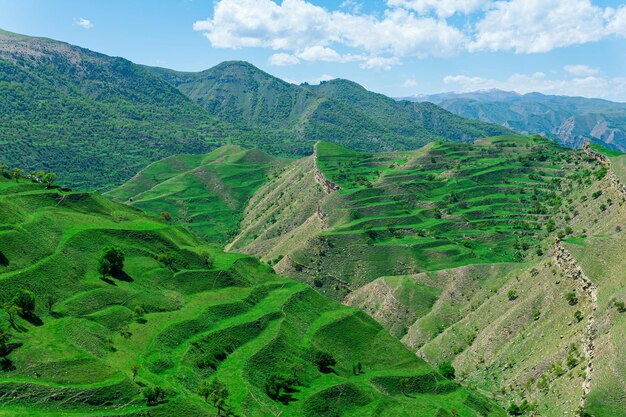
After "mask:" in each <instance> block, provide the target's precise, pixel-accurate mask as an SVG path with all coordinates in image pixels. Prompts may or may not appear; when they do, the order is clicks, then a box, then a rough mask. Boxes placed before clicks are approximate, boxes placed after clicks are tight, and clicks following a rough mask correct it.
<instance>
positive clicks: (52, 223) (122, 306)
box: [0, 177, 503, 417]
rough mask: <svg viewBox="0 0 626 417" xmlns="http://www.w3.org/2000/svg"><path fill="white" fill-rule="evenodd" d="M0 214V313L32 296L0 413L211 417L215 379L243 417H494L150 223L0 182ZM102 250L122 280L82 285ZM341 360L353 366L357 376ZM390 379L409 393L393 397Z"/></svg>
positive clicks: (79, 196) (123, 211)
mask: <svg viewBox="0 0 626 417" xmlns="http://www.w3.org/2000/svg"><path fill="white" fill-rule="evenodd" d="M0 213H1V216H0V219H2V220H1V224H0V252H1V253H2V255H3V256H2V260H3V262H2V266H0V301H2V302H5V301H7V300H9V299H10V298H11V297H12V296H13V294H14V293H15V292H16V291H17V290H18V289H20V288H22V289H29V290H31V291H33V292H34V293H35V295H36V299H37V310H36V315H37V318H36V319H31V320H30V321H26V320H24V319H22V318H18V320H17V326H16V328H15V329H9V330H10V332H11V334H12V337H11V340H10V343H11V345H12V344H14V343H22V344H23V345H22V346H21V347H17V348H15V349H13V350H12V351H11V352H10V354H9V355H8V360H5V361H3V371H1V372H0V396H1V397H2V401H0V415H7V416H34V415H42V416H43V415H46V416H67V415H94V414H97V415H116V416H119V415H125V416H140V415H146V413H149V414H150V415H151V416H171V415H180V416H198V415H208V414H210V413H212V412H214V409H212V407H211V406H210V405H208V404H206V403H204V401H203V400H202V399H201V398H200V397H199V396H198V395H197V394H195V390H196V387H197V385H198V384H199V383H200V382H201V381H203V380H208V379H211V378H214V377H216V376H217V377H218V378H219V379H220V380H221V381H223V382H224V383H225V384H226V385H227V387H228V389H229V390H230V393H231V395H230V399H229V402H230V404H232V405H233V406H234V408H235V410H236V412H237V414H238V415H245V416H266V415H278V414H281V415H284V416H289V415H293V416H311V417H313V416H320V415H344V416H357V415H358V416H365V415H372V416H373V415H376V416H383V415H388V416H397V415H420V416H421V415H424V416H442V415H449V414H448V413H449V411H450V410H452V408H455V409H457V410H458V412H459V413H460V415H462V416H467V417H469V416H478V415H485V414H486V413H485V407H486V408H487V409H492V412H490V413H489V415H493V416H495V415H503V413H501V412H499V411H498V410H497V409H495V408H493V406H492V405H490V403H488V402H486V401H485V400H484V399H482V398H481V397H479V396H477V395H476V394H473V393H471V392H470V391H468V390H467V389H465V388H462V387H459V386H457V385H454V384H452V383H450V382H448V381H446V380H443V379H442V378H441V377H439V376H437V375H436V374H434V373H432V369H431V368H430V367H429V366H428V365H426V364H425V363H424V362H423V361H421V360H420V359H418V358H417V357H415V356H414V355H413V354H412V353H411V352H410V351H409V350H407V349H406V348H404V347H402V345H401V344H400V343H399V342H397V341H396V340H394V339H393V338H392V337H391V336H390V335H389V334H388V333H387V332H386V331H384V330H383V329H382V328H381V327H380V326H379V325H378V324H376V323H375V322H374V321H373V320H372V319H370V318H368V317H367V316H365V315H364V314H363V313H360V312H359V311H358V310H356V309H350V308H346V307H343V306H341V305H339V304H338V303H336V302H333V301H330V300H327V299H325V298H323V297H322V296H321V295H319V294H317V293H316V292H314V291H313V290H311V289H309V288H308V287H307V286H305V285H302V284H298V283H295V282H293V281H289V280H286V279H284V278H281V277H279V276H277V275H275V274H274V273H273V271H271V270H270V269H269V268H267V267H266V266H263V265H262V264H260V263H258V262H256V261H255V260H253V259H251V258H248V257H245V256H242V255H237V254H225V253H223V252H221V251H220V250H218V249H216V248H215V247H212V246H204V245H203V244H202V243H201V242H199V240H198V238H196V237H195V236H194V235H192V234H190V233H189V232H188V231H186V230H185V229H184V228H182V227H176V226H170V225H167V224H165V223H164V222H163V221H161V220H160V219H159V218H158V217H156V216H149V215H145V214H142V213H141V212H140V211H138V210H136V209H134V208H131V207H128V206H123V205H120V204H117V203H114V202H111V201H110V200H108V199H105V198H103V197H100V196H98V195H96V194H85V193H61V192H59V191H57V190H46V189H44V188H43V187H42V186H41V185H38V184H32V183H28V182H26V181H24V180H23V181H21V182H15V181H8V180H5V179H2V178H1V177H0ZM106 245H115V246H117V247H120V248H123V250H124V251H125V253H126V264H125V267H124V275H123V276H118V277H117V278H107V279H106V280H103V279H100V277H99V275H98V273H97V272H96V264H97V259H98V256H99V254H100V253H101V251H102V249H103V247H104V246H106ZM162 253H169V254H172V255H173V256H174V258H175V263H174V268H173V269H168V268H164V267H163V266H162V265H160V264H159V262H157V260H156V259H155V258H156V257H157V255H159V254H162ZM206 259H211V260H212V261H213V265H207V263H206ZM48 296H51V297H52V298H53V300H54V301H55V303H54V307H53V309H52V311H51V312H50V311H48V309H47V308H46V307H44V305H45V300H46V299H47V297H48ZM135 306H142V307H143V308H144V309H145V310H146V314H145V316H144V319H145V320H137V318H136V317H134V314H133V310H134V308H135ZM5 327H6V324H5ZM311 349H322V350H327V351H332V352H333V354H334V356H335V357H336V359H337V366H336V367H335V371H336V373H332V374H322V373H319V372H318V371H317V369H316V368H315V367H314V366H313V365H312V364H311V362H310V356H309V352H310V351H311ZM356 361H360V362H362V363H363V364H364V367H365V373H364V374H362V375H359V376H354V375H352V365H353V363H354V362H356ZM293 363H300V364H302V365H303V371H302V373H301V375H300V378H301V381H302V385H301V386H299V387H298V390H297V391H296V392H295V393H293V398H292V399H293V400H294V401H292V402H290V403H289V404H288V405H286V404H282V403H278V402H274V401H271V400H270V399H269V398H268V397H267V396H266V395H265V394H264V392H263V388H262V387H263V385H264V382H265V379H266V378H267V376H268V374H269V373H270V372H273V371H277V370H279V371H288V367H289V366H290V365H291V364H293ZM134 364H138V365H139V366H140V369H139V374H138V377H137V380H136V381H133V380H132V375H131V367H132V366H133V365H134ZM202 364H212V365H211V366H208V367H207V366H206V365H202ZM400 376H402V377H406V378H409V380H410V381H412V382H411V384H412V385H411V386H412V388H411V391H412V392H411V393H410V394H409V395H403V394H402V393H401V392H400V389H399V388H398V384H399V382H398V381H399V377H400ZM149 385H159V386H161V387H163V388H165V389H166V391H167V400H166V401H165V402H163V403H162V404H160V405H158V406H155V407H150V408H147V407H146V406H145V402H144V401H143V400H142V398H141V396H140V392H141V390H142V389H143V387H145V386H149Z"/></svg>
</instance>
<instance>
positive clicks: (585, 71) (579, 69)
mask: <svg viewBox="0 0 626 417" xmlns="http://www.w3.org/2000/svg"><path fill="white" fill-rule="evenodd" d="M563 69H564V70H565V71H567V72H568V73H570V74H572V75H577V76H582V77H589V76H592V75H596V74H597V73H598V72H600V70H599V69H598V68H593V67H590V66H588V65H566V66H565V67H564V68H563Z"/></svg>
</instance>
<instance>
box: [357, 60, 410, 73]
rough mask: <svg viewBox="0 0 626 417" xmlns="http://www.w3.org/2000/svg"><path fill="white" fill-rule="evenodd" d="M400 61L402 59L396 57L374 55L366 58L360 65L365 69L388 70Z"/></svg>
mask: <svg viewBox="0 0 626 417" xmlns="http://www.w3.org/2000/svg"><path fill="white" fill-rule="evenodd" d="M399 63H400V59H398V58H396V57H391V58H385V57H382V56H374V57H371V58H367V59H365V60H364V61H363V63H362V64H361V65H360V67H361V68H365V69H382V70H385V71H388V70H390V69H391V67H393V66H394V65H398V64H399Z"/></svg>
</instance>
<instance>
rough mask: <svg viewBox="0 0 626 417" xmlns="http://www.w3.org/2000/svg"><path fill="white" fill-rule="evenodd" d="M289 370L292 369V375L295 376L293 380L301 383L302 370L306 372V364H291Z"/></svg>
mask: <svg viewBox="0 0 626 417" xmlns="http://www.w3.org/2000/svg"><path fill="white" fill-rule="evenodd" d="M289 370H290V371H291V376H292V377H293V380H294V381H295V382H296V383H297V384H299V383H300V374H301V373H302V372H304V365H302V364H301V363H294V364H293V365H291V367H290V368H289Z"/></svg>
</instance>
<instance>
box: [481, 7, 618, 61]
mask: <svg viewBox="0 0 626 417" xmlns="http://www.w3.org/2000/svg"><path fill="white" fill-rule="evenodd" d="M606 23H607V22H606V20H605V10H603V9H601V8H599V7H597V6H594V5H593V4H591V2H590V1H589V0H511V1H508V2H505V1H499V2H496V3H494V5H493V8H492V9H490V10H489V11H488V12H487V13H486V14H485V16H484V18H483V19H482V20H480V21H479V22H478V23H477V24H476V37H475V39H474V41H473V42H471V43H470V45H469V49H470V50H490V51H509V50H514V51H515V52H516V53H536V52H548V51H550V50H552V49H555V48H560V47H565V46H570V45H579V44H583V43H587V42H593V41H598V40H600V39H602V38H604V37H606V36H607V30H606Z"/></svg>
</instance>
